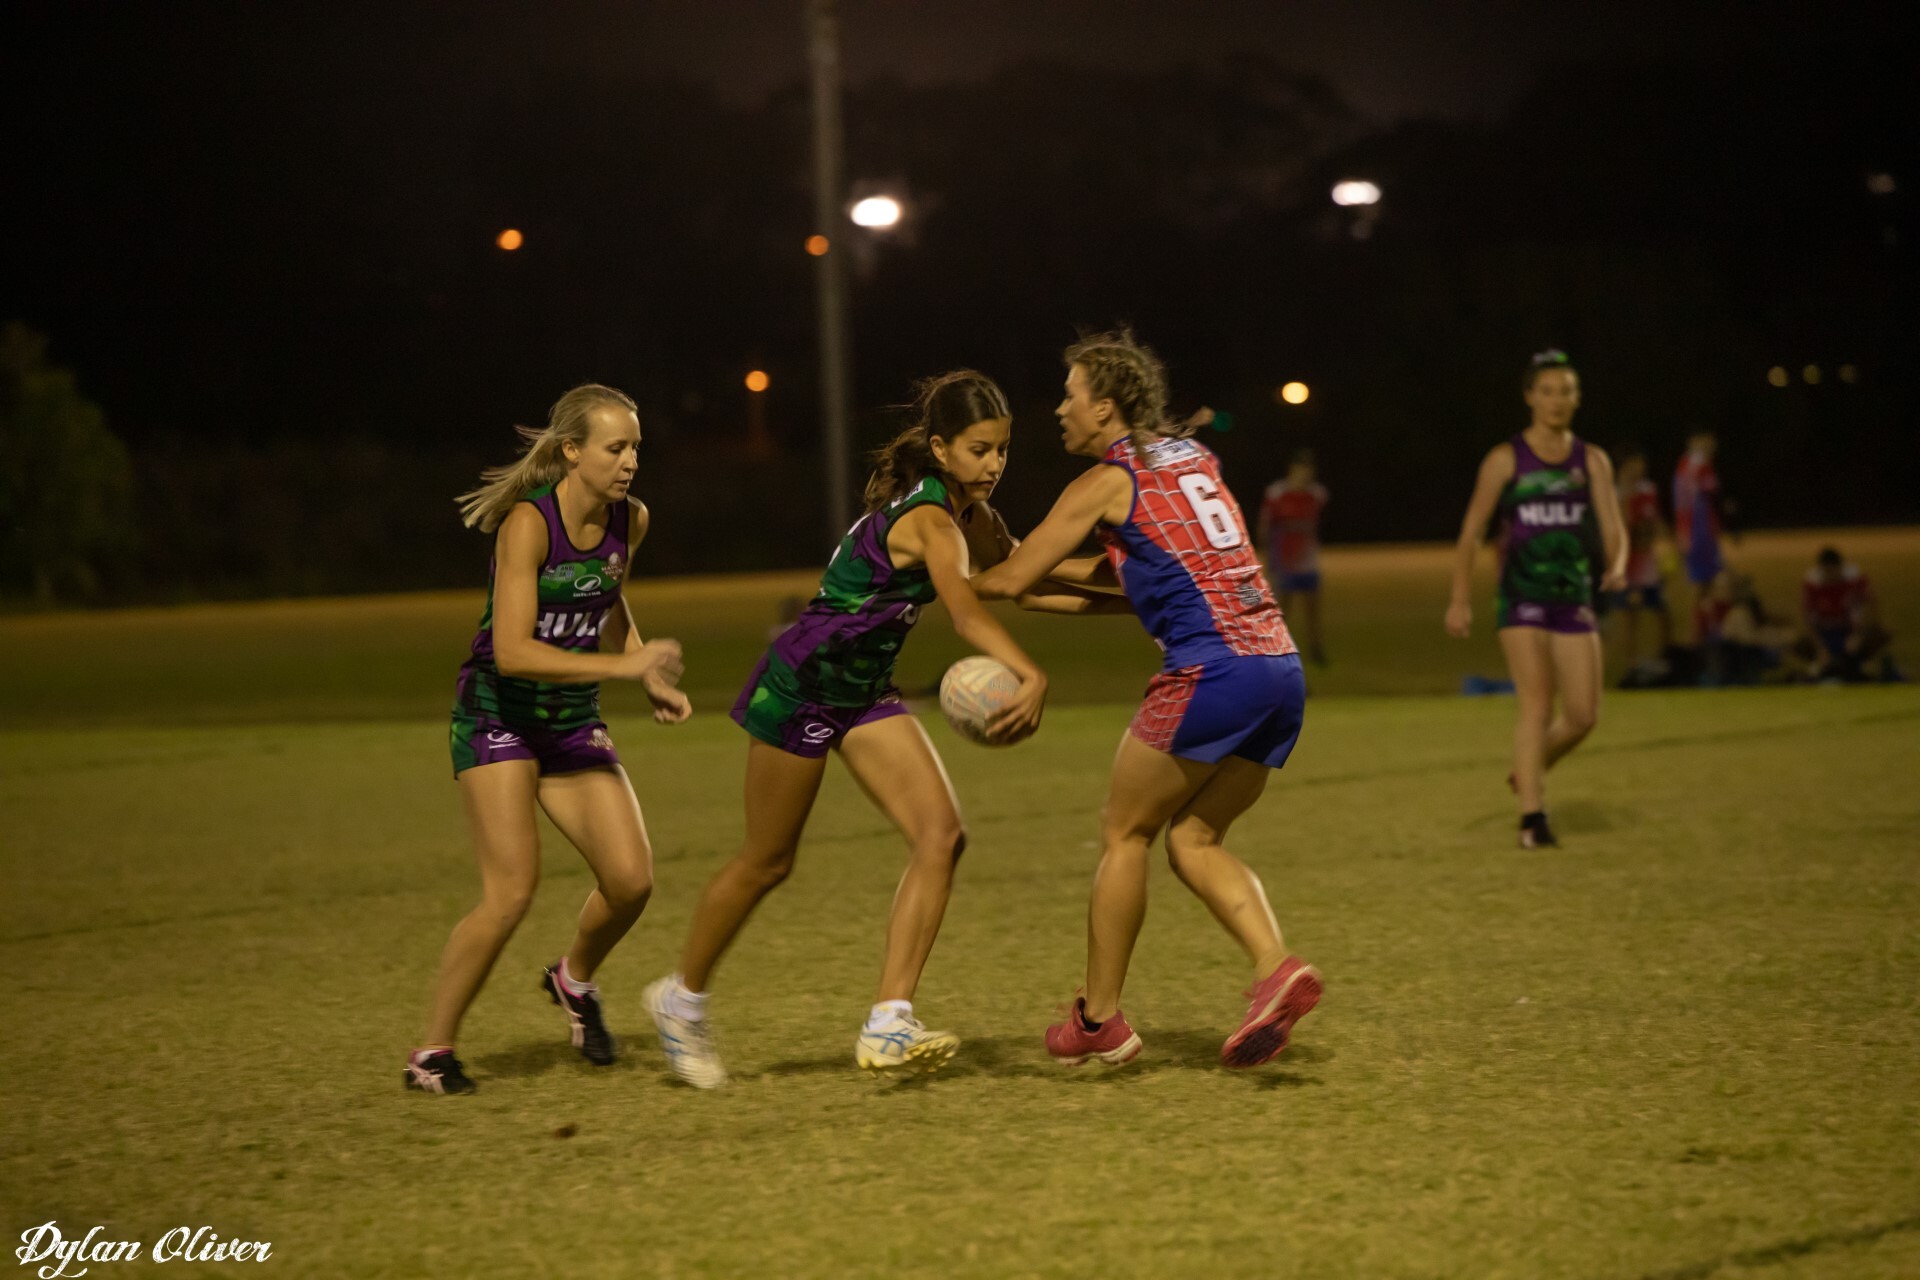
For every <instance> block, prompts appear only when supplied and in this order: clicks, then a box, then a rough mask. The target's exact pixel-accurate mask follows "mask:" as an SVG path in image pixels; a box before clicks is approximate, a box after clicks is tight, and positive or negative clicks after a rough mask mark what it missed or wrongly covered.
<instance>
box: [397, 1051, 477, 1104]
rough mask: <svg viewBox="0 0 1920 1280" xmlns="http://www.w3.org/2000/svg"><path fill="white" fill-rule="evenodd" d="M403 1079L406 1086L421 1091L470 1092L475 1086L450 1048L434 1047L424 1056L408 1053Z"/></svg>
mask: <svg viewBox="0 0 1920 1280" xmlns="http://www.w3.org/2000/svg"><path fill="white" fill-rule="evenodd" d="M405 1079H406V1085H407V1088H409V1089H418V1090H420V1091H421V1092H422V1093H472V1092H473V1091H474V1088H475V1085H474V1083H473V1081H471V1080H469V1079H467V1073H466V1072H465V1071H464V1070H462V1069H461V1066H460V1059H458V1058H456V1057H454V1056H453V1050H451V1049H435V1050H434V1051H433V1052H432V1053H429V1054H427V1055H426V1056H425V1057H419V1056H417V1055H409V1056H408V1058H407V1071H406V1077H405Z"/></svg>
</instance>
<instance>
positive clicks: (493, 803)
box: [405, 384, 692, 1093]
mask: <svg viewBox="0 0 1920 1280" xmlns="http://www.w3.org/2000/svg"><path fill="white" fill-rule="evenodd" d="M519 431H520V434H521V436H522V437H523V438H524V439H525V441H526V448H525V452H524V453H523V454H522V455H521V457H520V459H519V460H518V461H517V462H514V463H513V464H511V465H509V466H504V467H495V468H493V469H491V470H489V471H487V472H485V473H483V475H482V477H481V479H482V481H483V483H482V484H481V486H480V487H479V488H478V489H475V490H473V491H472V492H470V493H466V494H463V495H461V498H460V504H461V515H462V517H463V518H464V520H465V521H466V523H467V525H468V526H469V527H478V528H480V529H482V530H485V531H487V532H489V533H491V532H493V531H494V530H495V529H498V530H499V536H498V537H497V538H496V539H495V544H494V547H495V549H494V555H493V564H492V566H491V577H492V582H491V585H490V588H489V591H488V594H487V608H486V612H485V614H484V615H482V617H481V619H480V631H479V634H477V635H476V636H474V638H473V652H472V653H471V654H470V655H469V656H468V658H467V661H466V663H465V664H464V665H463V666H462V667H461V668H460V681H459V685H458V692H457V694H456V696H455V700H454V704H453V726H452V734H451V739H452V748H453V773H454V777H455V778H456V779H458V781H459V783H460V798H461V801H462V804H463V805H464V807H465V809H466V812H467V824H468V826H469V827H470V828H471V830H472V832H473V847H474V852H475V854H476V856H477V857H478V859H479V862H480V895H481V896H480V904H479V905H478V906H476V907H475V908H474V909H473V910H472V911H470V912H468V913H467V915H466V916H465V917H464V918H463V919H462V920H461V921H460V923H459V924H457V925H455V926H454V929H453V936H452V937H450V938H448V939H447V945H446V949H445V951H444V952H443V953H442V955H441V959H440V975H439V978H438V979H437V980H436V982H435V983H434V990H433V1009H432V1012H431V1014H430V1015H429V1017H428V1021H427V1034H426V1039H425V1041H424V1042H423V1043H422V1045H421V1046H420V1048H418V1049H416V1050H414V1052H413V1053H411V1054H410V1055H408V1058H407V1069H406V1076H405V1080H406V1085H407V1087H408V1088H409V1089H423V1090H425V1091H427V1092H429V1093H467V1092H470V1091H472V1089H473V1082H472V1081H471V1080H470V1079H468V1077H467V1075H466V1073H465V1071H464V1070H463V1069H462V1067H461V1065H460V1060H459V1059H458V1058H456V1057H455V1056H454V1052H453V1044H454V1036H455V1034H456V1033H457V1032H458V1031H459V1028H460V1019H461V1018H462V1017H463V1016H464V1015H465V1013H466V1011H467V1006H468V1005H470V1004H472V1003H473V998H474V996H476V995H477V994H479V991H480V987H481V984H483V983H484V982H485V981H486V980H487V974H488V972H489V971H490V970H492V968H493V962H494V961H495V960H496V959H498V958H499V955H500V951H501V948H503V947H505V946H506V945H507V939H508V938H510V937H511V936H512V935H513V930H514V927H515V926H516V925H518V924H519V923H520V919H521V917H522V916H524V915H525V914H526V910H527V906H528V904H529V903H530V902H531V901H532V900H533V891H534V886H535V885H536V884H538V883H539V880H540V834H539V829H538V827H537V826H536V825H535V820H534V810H535V809H536V807H537V808H539V809H543V810H545V811H546V814H547V817H549V818H550V819H552V820H553V825H554V826H556V827H558V828H559V829H560V833H561V834H562V835H564V836H566V838H567V839H568V840H570V841H571V842H572V843H573V846H574V847H575V848H576V849H578V850H579V851H580V853H581V855H582V856H583V857H585V858H586V860H587V865H588V866H589V867H590V868H591V869H592V870H593V876H594V881H595V885H594V889H593V891H592V892H591V893H589V894H588V895H587V902H586V906H585V907H583V908H582V909H581V912H580V926H579V929H578V931H577V932H576V933H575V934H574V939H573V945H572V947H570V948H569V949H568V951H567V953H566V954H565V955H564V956H562V957H561V958H560V959H559V960H558V961H557V962H555V963H554V964H553V965H552V966H551V967H549V968H548V969H546V970H545V971H544V972H543V973H542V974H541V978H540V985H541V988H542V990H544V991H546V992H547V994H548V996H549V997H550V998H551V999H552V1000H553V1001H554V1002H555V1003H557V1004H559V1005H560V1007H561V1009H562V1010H564V1011H565V1013H566V1015H567V1023H568V1029H569V1032H570V1035H571V1038H572V1041H573V1044H574V1046H575V1047H576V1048H578V1049H579V1050H580V1053H581V1055H582V1056H583V1057H585V1058H586V1059H587V1060H588V1061H589V1062H592V1063H594V1064H595V1065H599V1066H604V1065H606V1064H608V1063H610V1062H612V1061H613V1059H614V1051H615V1048H614V1042H613V1037H612V1036H611V1035H609V1034H608V1033H607V1027H606V1021H605V1019H604V1018H603V1017H602V1016H601V1009H600V989H599V987H598V986H596V985H595V984H594V982H593V975H594V971H595V970H596V969H598V968H599V966H600V962H601V961H602V960H604V959H606V956H607V953H608V952H609V951H611V950H612V949H613V946H614V944H615V943H617V942H619V941H620V939H621V938H623V937H625V936H626V933H627V930H628V929H630V928H632V927H633V924H634V922H635V921H636V920H638V919H639V918H640V912H641V911H642V909H644V908H645V907H646V905H647V898H648V896H649V895H650V894H651V893H652V892H653V850H652V848H651V847H650V846H649V845H648V843H647V828H646V823H645V821H644V820H643V819H642V817H641V816H640V803H639V801H638V800H636V799H635V798H634V794H633V785H632V783H630V782H629V781H628V780H627V772H626V770H625V769H623V768H622V767H621V765H620V757H619V756H618V755H617V754H616V753H615V752H614V749H613V739H612V737H611V736H610V735H609V734H608V733H607V726H606V723H605V722H604V721H602V720H601V718H600V684H599V682H600V681H602V680H638V681H640V683H641V687H642V688H644V689H645V690H646V693H647V697H648V699H649V700H650V701H651V702H652V703H653V707H654V718H655V719H656V720H659V721H661V722H662V723H666V724H678V723H680V722H681V721H683V720H685V719H686V718H687V716H688V715H690V714H691V712H692V708H691V707H690V706H689V705H688V702H687V698H686V695H685V694H683V693H681V692H680V690H679V689H677V688H675V687H674V681H675V680H676V679H677V678H678V676H679V674H680V645H679V643H678V642H676V641H673V640H655V641H653V642H652V643H651V644H642V643H641V641H640V636H639V634H638V633H637V632H636V631H635V630H634V626H633V616H632V614H631V613H629V612H628V610H627V604H626V600H625V598H624V597H623V596H622V594H621V587H622V585H623V583H624V582H625V580H626V574H627V568H628V566H629V565H630V564H631V563H632V561H633V552H634V549H635V548H636V547H638V546H639V545H640V540H641V539H642V538H644V537H646V534H647V509H646V507H645V506H643V505H642V504H641V503H640V501H639V500H638V499H637V498H634V497H632V496H631V495H630V493H629V490H630V489H631V487H632V484H633V477H634V472H635V470H636V468H637V466H638V454H639V448H640V420H639V418H638V417H636V416H635V414H634V408H633V401H632V400H630V399H628V398H627V397H626V396H625V395H623V394H622V393H620V392H618V391H615V390H614V389H613V388H611V387H602V386H595V385H591V384H589V385H586V386H579V387H575V388H574V389H573V390H571V391H569V392H567V394H566V395H564V396H562V397H560V399H559V401H558V402H557V403H556V404H555V405H554V406H553V409H552V410H551V411H550V412H549V414H548V416H547V425H546V427H545V429H543V430H539V431H535V430H531V429H529V428H526V427H521V428H519Z"/></svg>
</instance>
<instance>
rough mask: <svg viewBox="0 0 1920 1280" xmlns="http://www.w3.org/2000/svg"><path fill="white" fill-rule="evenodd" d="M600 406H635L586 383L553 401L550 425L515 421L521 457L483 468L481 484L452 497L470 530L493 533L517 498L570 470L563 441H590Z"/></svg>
mask: <svg viewBox="0 0 1920 1280" xmlns="http://www.w3.org/2000/svg"><path fill="white" fill-rule="evenodd" d="M601 405H612V406H614V407H616V408H620V409H625V410H626V411H627V412H629V413H633V412H635V411H636V410H635V408H634V403H633V400H632V399H631V398H630V397H628V396H627V395H626V393H625V392H621V391H616V390H614V389H613V388H612V387H603V386H601V385H600V384H599V383H597V382H586V383H582V384H581V385H579V386H577V387H575V388H574V389H573V390H571V391H569V392H567V394H565V395H563V396H561V397H560V398H559V399H558V400H556V401H554V403H553V408H551V409H549V410H548V411H547V425H546V426H544V427H523V426H521V425H519V424H518V423H515V424H514V428H513V429H514V431H515V432H517V433H518V434H519V436H520V440H521V444H520V456H519V457H518V458H515V459H514V460H513V461H512V462H510V463H508V464H506V465H505V466H501V467H488V468H487V469H486V470H485V471H482V472H481V473H480V486H479V488H477V489H469V490H468V491H467V492H465V493H463V494H461V495H460V496H459V497H458V498H455V499H454V501H455V502H457V503H459V504H460V522H461V523H462V524H464V525H466V526H467V528H469V529H479V530H481V531H482V532H484V533H492V532H493V531H494V530H495V529H497V528H499V527H500V522H501V521H502V520H504V519H506V518H507V512H509V511H511V510H513V505H514V504H515V503H516V502H518V501H520V499H522V498H524V497H526V495H527V494H528V493H530V492H532V491H533V490H535V489H538V488H541V487H543V486H545V485H550V484H554V483H556V482H557V481H559V480H560V479H561V478H562V477H563V476H565V475H566V474H567V455H566V452H565V449H564V446H565V445H567V444H569V443H572V444H577V445H584V444H586V442H587V433H588V432H589V431H590V430H591V429H592V423H591V422H590V421H589V419H588V417H587V415H588V413H589V412H591V411H592V410H594V409H596V408H598V407H600V406H601Z"/></svg>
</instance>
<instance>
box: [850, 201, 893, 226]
mask: <svg viewBox="0 0 1920 1280" xmlns="http://www.w3.org/2000/svg"><path fill="white" fill-rule="evenodd" d="M903 213H905V210H904V209H902V208H901V207H900V202H899V201H898V200H895V199H894V198H893V197H892V196H868V197H867V198H866V199H864V200H856V201H854V204H853V207H852V208H851V209H849V210H847V216H848V217H849V218H852V219H853V225H854V226H856V227H871V228H873V229H874V230H876V231H884V230H886V229H887V228H888V227H895V226H898V225H899V224H900V217H901V215H902V214H903Z"/></svg>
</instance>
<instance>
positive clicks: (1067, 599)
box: [1017, 578, 1133, 617]
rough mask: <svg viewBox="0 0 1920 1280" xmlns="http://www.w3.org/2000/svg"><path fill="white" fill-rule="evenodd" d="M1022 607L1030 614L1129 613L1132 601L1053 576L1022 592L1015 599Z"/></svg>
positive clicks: (1092, 614)
mask: <svg viewBox="0 0 1920 1280" xmlns="http://www.w3.org/2000/svg"><path fill="white" fill-rule="evenodd" d="M1017 603H1018V604H1019V606H1020V607H1021V608H1022V609H1026V610H1028V611H1030V612H1032V613H1063V614H1078V615H1083V616H1089V617H1091V616H1094V615H1099V614H1130V613H1132V612H1133V602H1132V601H1131V600H1129V599H1127V598H1126V597H1125V596H1123V595H1117V594H1114V593H1113V592H1108V591H1085V590H1081V589H1080V588H1078V587H1074V586H1071V585H1069V584H1067V583H1063V582H1060V581H1058V580H1056V579H1052V578H1049V579H1048V580H1047V581H1045V582H1042V583H1041V584H1040V585H1039V586H1037V587H1035V588H1034V589H1033V590H1032V591H1027V592H1023V593H1022V594H1021V595H1020V598H1019V600H1018V601H1017Z"/></svg>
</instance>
